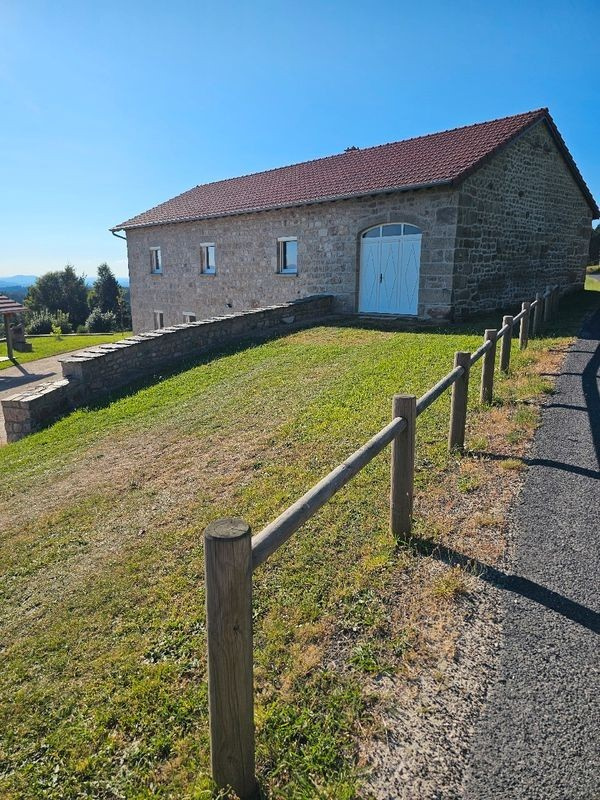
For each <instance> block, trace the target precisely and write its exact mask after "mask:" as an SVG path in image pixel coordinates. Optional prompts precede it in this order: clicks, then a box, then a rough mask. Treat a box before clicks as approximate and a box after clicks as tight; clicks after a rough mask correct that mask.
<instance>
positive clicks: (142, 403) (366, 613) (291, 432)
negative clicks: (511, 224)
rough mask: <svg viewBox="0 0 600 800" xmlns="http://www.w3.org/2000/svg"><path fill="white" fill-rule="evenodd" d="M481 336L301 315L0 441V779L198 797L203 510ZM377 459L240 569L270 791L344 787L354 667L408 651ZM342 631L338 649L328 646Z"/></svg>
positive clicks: (427, 421) (294, 475) (340, 442)
mask: <svg viewBox="0 0 600 800" xmlns="http://www.w3.org/2000/svg"><path fill="white" fill-rule="evenodd" d="M585 302H586V303H588V304H589V302H590V295H589V294H588V295H587V297H586V300H585ZM571 308H572V313H571V316H567V317H564V316H563V319H567V320H568V322H569V324H567V325H566V327H564V328H563V329H562V330H561V331H560V332H559V331H556V332H555V335H553V337H552V338H549V339H546V340H540V341H539V342H536V343H534V344H533V345H532V347H531V348H530V350H529V351H527V353H526V354H524V355H523V354H520V353H519V352H518V351H517V350H516V348H515V349H514V354H513V358H514V365H515V368H521V369H522V370H526V368H527V365H528V364H529V363H530V362H531V359H532V358H535V353H536V349H540V348H542V347H544V346H547V345H549V344H552V345H555V344H558V343H560V342H564V341H565V338H564V337H565V336H568V335H570V334H571V333H573V331H574V330H575V328H574V321H575V320H576V319H577V315H578V314H579V313H580V312H581V300H580V301H579V303H578V304H577V303H574V304H573V305H572V307H571ZM483 325H484V321H480V322H479V323H477V326H476V327H475V328H474V330H477V331H480V330H481V329H482V328H483ZM559 334H560V335H559ZM480 341H481V337H480V335H479V334H478V335H473V334H472V333H471V332H470V331H469V329H466V328H465V329H464V330H463V331H462V332H461V331H456V332H453V333H436V332H432V333H427V334H422V333H421V334H419V333H386V332H378V331H373V330H362V329H360V328H351V327H348V328H340V327H320V328H317V329H313V330H310V331H305V332H300V333H296V334H293V335H290V336H288V337H286V338H282V339H278V340H274V341H271V342H268V343H265V344H262V345H261V346H258V347H250V348H247V349H243V350H239V351H237V352H232V353H229V354H223V355H221V356H220V357H217V358H215V359H214V360H212V361H210V362H208V363H205V364H200V365H198V366H196V367H194V368H191V369H189V370H187V371H184V372H181V373H180V374H178V375H174V376H172V377H168V378H166V379H165V380H163V381H162V382H160V383H158V384H157V385H155V386H150V387H148V388H144V389H142V390H140V391H138V392H137V393H135V394H131V395H130V396H125V397H123V398H121V399H118V400H116V401H115V402H113V403H112V404H110V405H107V406H105V407H101V408H98V409H95V410H80V411H77V412H76V413H74V414H72V415H70V416H69V417H67V418H65V419H64V420H62V421H60V422H59V423H57V424H56V425H54V426H53V427H51V428H49V429H48V430H46V431H43V432H41V433H38V434H36V435H35V436H32V437H30V438H28V439H26V440H23V441H22V442H19V443H17V444H16V445H11V446H9V447H6V448H3V449H2V450H0V471H1V473H2V475H3V481H2V486H1V487H0V502H1V503H2V507H3V513H2V522H1V523H0V563H2V565H3V568H2V575H1V576H0V602H1V604H2V613H1V615H0V617H1V619H2V623H1V625H2V628H1V630H0V647H1V648H2V649H1V650H0V652H1V655H2V662H3V667H2V671H1V673H0V686H1V692H0V730H2V732H3V733H2V736H3V739H2V740H1V742H0V795H1V796H2V797H6V798H24V797H39V798H42V797H43V798H49V799H53V798H76V797H77V798H79V797H97V798H121V797H126V798H150V797H161V798H167V797H169V798H170V797H177V798H201V797H208V796H209V794H208V789H209V786H210V783H209V781H208V778H207V777H206V774H207V768H208V761H207V758H208V756H207V700H206V684H205V679H206V674H205V657H204V654H205V632H204V610H203V587H202V547H201V536H202V530H203V528H204V527H205V525H206V524H207V522H208V521H209V520H211V519H213V518H215V517H218V516H221V515H230V514H233V515H240V516H243V517H244V518H245V519H247V520H248V521H249V522H250V523H251V524H252V526H253V528H254V530H259V529H260V527H261V526H262V525H263V524H264V523H266V522H267V521H269V520H270V519H271V518H273V517H274V516H275V515H276V514H277V513H278V512H279V511H281V510H282V509H283V508H284V507H285V506H286V505H287V504H288V503H290V502H291V501H293V500H294V499H296V498H297V497H298V496H299V495H300V494H301V493H302V492H303V491H305V490H306V489H307V488H308V487H309V486H310V485H312V483H314V482H315V481H316V480H317V479H318V478H320V477H322V476H323V474H324V473H326V472H327V471H328V470H329V469H330V468H332V467H333V466H335V465H336V464H337V463H338V462H339V461H340V460H341V459H342V458H343V457H344V456H346V455H347V454H348V453H349V452H351V451H352V450H353V449H354V448H355V447H357V446H358V445H360V444H362V443H363V442H364V441H365V439H366V438H367V437H368V436H369V435H371V434H372V433H373V432H374V431H376V430H377V429H378V428H379V427H381V426H382V425H383V424H385V423H386V422H387V421H388V419H389V411H390V397H391V395H392V394H393V392H395V391H402V392H414V393H415V394H417V395H419V394H420V393H422V392H423V391H424V390H425V389H426V388H428V387H429V386H430V385H431V384H432V383H433V382H435V380H437V379H438V378H439V377H440V376H441V375H442V374H443V373H444V372H446V371H447V369H448V368H449V367H450V366H451V360H452V354H453V352H454V351H455V350H457V349H475V347H476V346H478V344H479V343H480ZM477 376H478V370H477V369H476V370H475V372H474V377H477ZM535 381H536V379H535V377H532V378H531V385H529V386H528V387H527V391H529V392H534V393H535V392H536V391H539V388H540V387H539V385H536V384H535ZM476 384H477V380H473V381H472V392H471V394H472V396H471V404H472V407H473V409H474V410H475V408H476V402H475V395H476V391H477V385H476ZM498 386H499V392H500V393H501V394H502V393H503V394H504V395H505V396H507V395H508V393H509V391H510V387H509V386H508V384H507V383H506V382H505V381H504V380H503V379H499V382H498ZM448 404H449V403H448V398H447V397H445V398H443V399H442V400H440V401H439V402H438V403H437V404H436V405H434V406H433V407H432V408H431V410H430V411H429V412H428V413H427V414H426V415H424V416H423V417H422V418H420V420H419V424H418V439H419V442H418V443H419V450H418V467H419V473H418V476H417V484H418V486H419V488H420V489H421V490H423V489H424V488H426V487H427V486H428V485H432V482H435V481H437V480H439V478H440V475H441V474H442V473H443V471H444V470H446V469H447V468H448V460H447V457H446V454H445V432H446V425H447V413H448ZM478 413H479V412H478ZM484 413H487V412H484ZM388 470H389V464H388V458H387V457H385V456H382V457H380V458H379V459H377V460H376V461H375V462H373V463H372V464H371V465H369V467H367V469H365V470H364V472H363V473H361V474H360V475H359V476H358V477H357V478H356V479H355V480H354V482H353V483H351V484H350V486H349V487H347V488H346V489H345V490H343V491H342V492H340V494H339V495H337V496H336V497H335V498H334V499H333V500H332V502H331V503H330V504H329V505H328V506H326V507H325V508H324V509H323V510H322V511H321V512H320V513H319V514H318V515H317V516H316V517H315V518H314V519H313V520H312V521H311V522H310V523H309V524H307V525H306V526H305V527H304V528H303V529H302V531H301V532H299V533H298V534H297V535H296V536H295V537H294V538H293V539H292V540H291V541H290V542H289V543H288V544H287V545H286V546H285V547H284V548H282V550H281V551H280V552H279V553H278V554H277V555H276V556H275V557H274V558H273V559H272V560H271V561H270V562H269V563H268V564H267V565H266V566H264V567H262V568H261V569H260V570H258V572H257V575H256V581H255V623H256V625H255V628H256V633H255V644H256V655H255V657H256V687H257V727H258V738H257V747H258V754H257V755H258V768H259V773H260V777H261V780H262V783H263V786H264V788H265V792H266V793H267V794H268V795H269V796H272V797H290V798H307V799H308V798H314V797H317V796H323V797H335V798H342V799H343V798H351V797H354V796H355V775H356V773H355V763H354V759H355V749H354V738H353V737H354V734H355V732H356V729H357V728H356V726H357V724H358V723H360V724H366V721H367V720H368V704H369V698H368V697H366V696H365V695H364V693H363V691H362V684H363V680H362V678H363V675H364V674H365V672H367V673H371V672H377V671H386V670H388V669H392V670H393V669H397V668H398V667H399V666H401V664H402V660H403V658H404V657H405V656H406V654H407V652H408V651H410V647H411V637H412V635H413V632H412V631H410V630H406V631H400V632H399V633H398V632H396V633H395V635H394V636H393V637H389V636H387V633H386V631H387V629H386V616H387V614H386V607H385V601H386V597H387V596H388V595H389V592H390V588H392V589H393V587H391V583H392V581H393V580H397V579H398V570H401V571H402V574H403V575H404V578H409V579H410V576H411V574H412V572H411V571H412V570H413V569H414V568H415V564H414V561H415V556H414V554H411V552H410V550H409V549H408V548H404V549H403V548H402V547H400V548H398V547H397V546H396V545H395V544H394V542H392V541H391V539H390V537H389V535H388V531H387V509H386V504H387V491H388ZM340 632H342V633H343V634H344V635H345V636H346V638H347V640H348V641H350V642H351V646H350V648H349V649H348V650H347V652H346V651H343V652H341V654H340V653H339V652H338V653H336V654H335V659H334V658H333V656H332V652H331V643H332V641H334V639H335V636H334V634H338V633H340ZM387 639H389V641H387ZM383 640H386V641H385V643H382V642H383ZM332 663H336V665H337V666H336V667H335V668H334V667H332V666H331V665H332ZM340 664H342V668H340ZM317 787H318V788H317Z"/></svg>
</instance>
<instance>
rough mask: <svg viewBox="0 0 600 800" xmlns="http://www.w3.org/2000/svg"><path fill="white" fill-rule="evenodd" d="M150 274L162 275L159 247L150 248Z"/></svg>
mask: <svg viewBox="0 0 600 800" xmlns="http://www.w3.org/2000/svg"><path fill="white" fill-rule="evenodd" d="M150 272H152V273H153V274H154V275H160V274H161V273H162V256H161V254H160V247H151V248H150Z"/></svg>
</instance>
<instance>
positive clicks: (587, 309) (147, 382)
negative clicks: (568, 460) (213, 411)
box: [43, 291, 600, 428]
mask: <svg viewBox="0 0 600 800" xmlns="http://www.w3.org/2000/svg"><path fill="white" fill-rule="evenodd" d="M599 305H600V295H598V294H597V293H594V292H585V291H581V292H576V293H574V294H572V295H569V296H568V297H566V298H564V299H563V301H562V302H561V306H560V314H559V317H558V319H557V322H556V324H555V325H553V326H551V327H549V328H548V331H547V334H546V335H547V336H549V337H556V336H573V335H575V334H576V333H577V332H578V330H579V327H580V325H581V318H582V313H583V314H584V315H585V314H588V313H591V312H592V311H593V310H595V309H597V308H598V306H599ZM498 314H500V312H498ZM500 319H501V316H500ZM496 322H497V315H495V314H492V313H489V314H482V315H478V316H476V317H473V318H472V319H470V320H468V321H466V322H461V323H448V324H447V325H443V326H439V327H423V328H420V329H415V328H411V327H410V326H404V327H403V326H402V325H400V326H397V327H394V329H393V332H396V331H397V332H403V331H407V332H412V333H425V334H440V335H445V336H448V335H459V336H460V335H476V334H481V335H482V336H483V331H484V330H485V328H486V327H493V325H494V324H496ZM315 327H326V328H354V329H357V330H381V331H386V332H390V328H389V326H386V324H385V321H383V320H382V322H381V325H378V324H377V323H372V322H371V321H369V322H368V323H366V322H364V321H362V320H361V319H360V317H358V316H347V317H339V316H337V317H336V316H333V318H332V319H328V318H326V317H325V318H323V319H320V320H314V321H311V322H307V323H305V324H298V325H292V326H290V328H289V330H282V329H273V330H270V331H266V332H264V333H263V334H262V335H260V334H256V333H255V334H253V335H252V336H248V337H240V338H236V339H235V340H232V341H231V342H229V343H225V344H223V345H215V346H214V347H213V348H211V349H210V350H207V351H204V352H202V353H199V354H198V356H195V357H191V358H186V359H184V360H182V361H178V362H177V363H176V364H173V365H171V366H165V367H163V368H161V369H160V370H156V371H155V372H154V373H152V374H149V375H144V376H140V377H138V378H133V380H132V381H131V382H130V383H128V384H126V385H124V386H121V387H117V388H115V389H113V390H111V391H109V392H106V393H105V394H102V395H101V396H99V397H97V398H95V399H93V400H91V401H89V402H87V403H85V404H84V405H82V406H78V408H83V409H88V410H90V411H96V410H99V409H102V408H106V407H107V406H109V405H110V404H111V403H114V402H115V401H116V400H120V399H122V398H125V397H130V396H131V395H134V394H136V393H137V392H139V391H140V390H142V389H147V388H149V387H151V386H154V385H156V384H157V383H160V382H161V381H163V380H166V379H168V378H172V377H174V376H176V375H179V374H181V373H183V372H187V371H188V370H190V369H193V368H194V367H198V366H202V365H205V364H208V363H210V362H211V361H213V360H215V359H218V358H223V357H226V356H230V355H234V354H235V353H239V352H241V351H243V350H246V349H248V348H251V347H259V346H260V345H262V344H265V343H266V342H269V341H274V340H276V339H285V338H287V337H289V336H293V335H294V334H296V333H298V332H299V331H302V330H307V329H310V328H315ZM498 327H500V325H498ZM71 410H72V409H71ZM69 413H71V411H68V412H66V413H65V414H61V415H58V416H56V417H54V418H53V419H51V420H48V421H47V422H46V424H45V425H44V426H43V427H44V428H47V427H49V426H50V425H53V424H54V423H55V422H57V421H58V419H61V418H62V417H64V416H67V415H68V414H69Z"/></svg>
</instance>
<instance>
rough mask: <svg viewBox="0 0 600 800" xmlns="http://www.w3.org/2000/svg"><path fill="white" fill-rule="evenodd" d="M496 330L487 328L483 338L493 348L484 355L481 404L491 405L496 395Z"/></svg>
mask: <svg viewBox="0 0 600 800" xmlns="http://www.w3.org/2000/svg"><path fill="white" fill-rule="evenodd" d="M497 333H498V331H497V330H496V329H495V328H486V331H485V335H484V337H483V340H484V342H488V341H489V342H491V343H492V346H491V347H490V349H489V350H488V351H487V353H484V356H483V366H482V368H481V395H480V396H481V403H482V404H483V405H489V403H491V402H492V397H493V395H494V367H495V365H496V334H497Z"/></svg>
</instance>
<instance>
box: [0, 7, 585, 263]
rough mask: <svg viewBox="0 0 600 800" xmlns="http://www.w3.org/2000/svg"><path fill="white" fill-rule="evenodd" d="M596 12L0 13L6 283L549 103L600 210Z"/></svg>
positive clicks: (117, 250)
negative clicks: (134, 224) (440, 134)
mask: <svg viewBox="0 0 600 800" xmlns="http://www.w3.org/2000/svg"><path fill="white" fill-rule="evenodd" d="M599 23H600V6H599V4H598V2H597V0H593V1H590V2H586V1H585V0H580V1H579V2H568V1H567V0H561V2H554V1H553V0H550V1H545V2H534V1H531V0H529V1H528V0H521V2H512V0H507V1H506V2H502V3H484V2H461V0H457V2H435V0H428V2H420V3H415V2H410V3H409V2H403V1H402V0H396V2H379V3H377V4H375V3H372V4H371V3H367V2H357V0H344V2H310V1H309V2H305V1H303V2H295V3H286V2H280V3H276V2H263V0H256V2H248V3H241V2H227V0H225V1H224V2H219V3H216V2H212V3H203V2H183V0H171V1H170V2H168V3H167V2H160V3H159V2H155V1H154V0H146V2H136V1H132V0H123V1H122V2H121V1H120V2H112V1H111V0H106V1H104V2H102V3H95V2H88V0H84V2H81V0H78V2H68V1H67V2H61V0H53V2H42V1H41V0H0V109H1V111H0V120H1V124H0V228H1V229H2V250H1V254H0V276H1V275H11V274H15V273H27V274H40V273H42V272H44V271H46V270H48V269H56V268H61V267H62V266H63V265H64V264H65V263H67V262H71V263H73V264H74V265H75V266H76V267H77V268H78V270H79V271H81V272H85V273H86V274H87V275H93V274H94V273H95V267H96V266H97V264H99V263H100V262H102V261H108V262H109V264H111V265H112V267H113V268H114V270H115V272H116V273H117V274H118V275H125V274H126V272H127V265H126V258H125V246H124V242H121V241H119V240H117V239H115V238H114V237H113V236H112V235H111V234H110V233H109V232H108V228H109V227H110V226H111V225H114V224H116V223H118V222H121V221H122V220H124V219H126V218H128V217H130V216H132V215H134V214H136V213H138V212H140V211H143V210H145V209H147V208H149V207H151V206H153V205H155V204H156V203H159V202H162V201H163V200H166V199H168V198H169V197H172V196H173V195H175V194H179V193H180V192H181V191H184V190H185V189H188V188H190V187H192V186H194V185H196V184H198V183H204V182H207V181H211V180H218V179H220V178H225V177H231V176H233V175H240V174H244V173H248V172H254V171H257V170H261V169H268V168H270V167H275V166H281V165H283V164H287V163H291V162H296V161H303V160H306V159H310V158H315V157H318V156H323V155H329V154H331V153H335V152H340V151H342V150H344V149H345V148H346V147H348V146H350V145H356V146H359V147H362V146H368V145H374V144H380V143H383V142H387V141H395V140H398V139H404V138H406V137H409V136H415V135H420V134H424V133H430V132H433V131H436V130H443V129H445V128H452V127H455V126H457V125H463V124H468V123H471V122H479V121H483V120H486V119H492V118H495V117H500V116H505V115H508V114H513V113H518V112H522V111H526V110H529V109H533V108H539V107H540V106H548V107H549V108H550V111H551V113H552V115H553V116H554V119H555V121H556V123H557V124H558V127H559V129H560V130H561V132H562V134H563V136H564V138H565V140H566V142H567V144H568V146H569V148H570V149H571V152H572V153H573V155H574V157H575V160H576V161H577V163H578V165H579V167H580V169H581V171H582V173H583V175H584V178H585V179H586V180H587V182H588V184H589V186H590V188H591V190H592V192H593V193H594V195H595V197H596V199H599V198H600V159H599V158H598V141H599V129H600V125H599V123H600V102H599V101H600V91H599V83H598V79H597V77H596V75H595V71H596V62H597V57H598V50H597V47H598V45H597V39H596V37H597V32H598V30H599V27H600V26H599Z"/></svg>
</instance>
